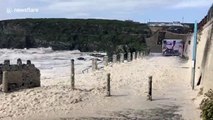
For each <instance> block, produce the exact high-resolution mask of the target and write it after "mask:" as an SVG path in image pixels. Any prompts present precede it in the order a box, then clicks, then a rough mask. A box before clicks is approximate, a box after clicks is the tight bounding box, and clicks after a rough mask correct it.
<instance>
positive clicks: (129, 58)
mask: <svg viewBox="0 0 213 120" xmlns="http://www.w3.org/2000/svg"><path fill="white" fill-rule="evenodd" d="M127 61H128V62H130V61H131V53H130V52H129V53H128V54H127Z"/></svg>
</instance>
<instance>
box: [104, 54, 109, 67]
mask: <svg viewBox="0 0 213 120" xmlns="http://www.w3.org/2000/svg"><path fill="white" fill-rule="evenodd" d="M104 65H105V66H108V56H104Z"/></svg>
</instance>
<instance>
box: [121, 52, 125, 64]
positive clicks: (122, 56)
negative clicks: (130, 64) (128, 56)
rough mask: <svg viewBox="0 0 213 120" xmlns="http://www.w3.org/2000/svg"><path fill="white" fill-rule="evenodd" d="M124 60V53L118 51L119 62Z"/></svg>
mask: <svg viewBox="0 0 213 120" xmlns="http://www.w3.org/2000/svg"><path fill="white" fill-rule="evenodd" d="M123 62H124V53H120V63H123Z"/></svg>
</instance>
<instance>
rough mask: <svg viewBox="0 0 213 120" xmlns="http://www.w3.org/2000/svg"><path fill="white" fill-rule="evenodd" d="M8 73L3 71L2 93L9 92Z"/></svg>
mask: <svg viewBox="0 0 213 120" xmlns="http://www.w3.org/2000/svg"><path fill="white" fill-rule="evenodd" d="M8 87H9V86H8V71H3V80H2V91H3V92H8V90H9V88H8Z"/></svg>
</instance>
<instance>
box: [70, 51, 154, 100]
mask: <svg viewBox="0 0 213 120" xmlns="http://www.w3.org/2000/svg"><path fill="white" fill-rule="evenodd" d="M144 55H147V53H146V52H137V53H135V52H133V53H132V55H131V53H128V54H127V61H128V62H130V61H131V60H136V59H137V58H142V57H143V56H144ZM131 57H132V59H131ZM103 60H104V65H105V66H107V65H108V56H104V59H103ZM112 61H113V63H117V55H115V54H114V55H113V60H112ZM120 62H121V63H123V62H124V54H123V53H121V54H120ZM97 69H98V66H97V59H92V70H97ZM148 79H149V81H148V85H149V87H148V94H147V100H150V101H152V76H149V78H148ZM110 81H111V78H110V73H108V74H107V86H106V88H107V90H106V96H108V97H110V96H111V87H110V86H111V84H110ZM71 89H72V90H74V89H75V67H74V59H72V60H71Z"/></svg>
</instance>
